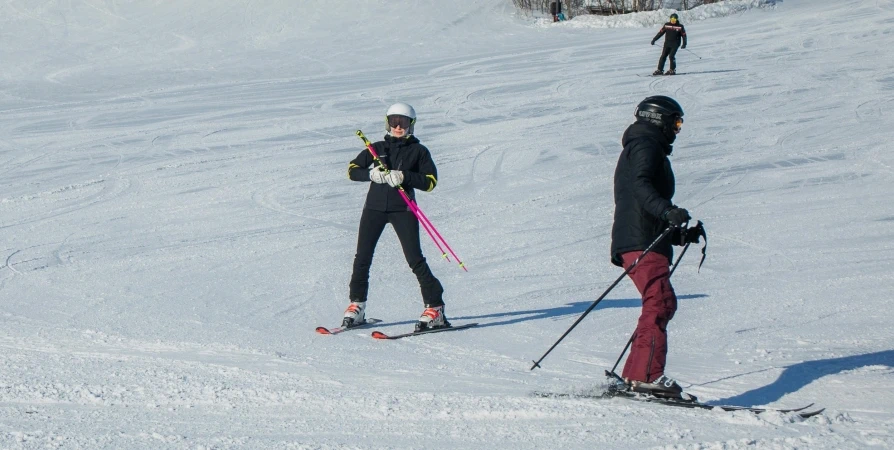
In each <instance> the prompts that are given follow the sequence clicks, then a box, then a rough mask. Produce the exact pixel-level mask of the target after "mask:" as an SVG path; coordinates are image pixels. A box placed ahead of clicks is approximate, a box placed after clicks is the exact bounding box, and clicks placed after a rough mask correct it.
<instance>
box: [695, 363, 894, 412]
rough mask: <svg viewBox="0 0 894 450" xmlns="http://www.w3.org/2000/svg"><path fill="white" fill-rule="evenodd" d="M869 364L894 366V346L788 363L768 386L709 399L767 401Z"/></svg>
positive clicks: (742, 403)
mask: <svg viewBox="0 0 894 450" xmlns="http://www.w3.org/2000/svg"><path fill="white" fill-rule="evenodd" d="M866 366H886V367H889V368H894V350H886V351H883V352H875V353H867V354H865V355H854V356H845V357H843V358H831V359H820V360H816V361H804V362H801V363H797V364H793V365H791V366H788V367H786V368H785V369H784V370H783V371H782V374H781V375H779V378H777V379H776V381H774V382H773V383H771V384H768V385H767V386H764V387H760V388H757V389H752V390H750V391H748V392H744V393H742V394H739V395H736V396H734V397H729V398H724V399H720V400H717V401H716V402H710V403H712V404H713V403H716V404H727V405H735V406H753V405H767V404H770V403H773V402H775V401H777V400H779V399H781V398H782V397H783V396H785V395H786V394H790V393H792V392H796V391H798V390H800V389H801V388H803V387H804V386H807V385H808V384H810V383H812V382H814V381H816V380H818V379H820V378H822V377H824V376H826V375H834V374H836V373H841V372H844V371H847V370H854V369H859V368H861V367H866Z"/></svg>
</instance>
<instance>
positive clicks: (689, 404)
mask: <svg viewBox="0 0 894 450" xmlns="http://www.w3.org/2000/svg"><path fill="white" fill-rule="evenodd" d="M603 395H604V398H626V399H629V400H634V401H639V402H645V403H658V404H662V405H668V406H679V407H682V408H690V409H714V408H720V409H722V410H724V411H749V412H753V413H755V414H760V413H762V412H767V411H771V412H777V413H783V414H790V413H797V414H798V415H799V416H801V417H802V418H805V419H806V418H808V417H813V416H815V415H817V414H820V413H822V412H823V411H824V410H825V408H822V409H817V410H813V411H804V410H806V409H807V408H810V407H811V406H813V403H810V404H807V405H804V406H802V407H800V408H784V409H779V408H759V407H751V406H735V405H709V404H706V403H702V402H699V401H688V400H680V399H673V398H661V397H653V396H651V395H646V394H637V393H635V392H629V391H607V392H605V394H603Z"/></svg>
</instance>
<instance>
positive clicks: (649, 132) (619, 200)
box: [611, 96, 698, 396]
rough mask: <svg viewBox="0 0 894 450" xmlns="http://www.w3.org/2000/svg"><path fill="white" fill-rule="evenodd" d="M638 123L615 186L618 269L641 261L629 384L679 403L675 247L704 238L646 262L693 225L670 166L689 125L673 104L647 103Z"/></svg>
mask: <svg viewBox="0 0 894 450" xmlns="http://www.w3.org/2000/svg"><path fill="white" fill-rule="evenodd" d="M635 117H636V123H634V124H632V125H630V126H629V127H628V128H627V130H626V131H625V132H624V136H623V138H622V140H621V142H622V144H623V145H624V150H623V151H621V155H620V157H619V158H618V165H617V167H616V168H615V179H614V196H615V216H614V218H615V220H614V223H613V224H612V243H611V261H612V263H613V264H615V265H617V266H620V267H630V266H631V265H633V264H634V262H635V261H637V260H638V261H639V262H638V263H637V265H636V266H635V267H634V269H633V270H631V271H630V272H629V273H628V276H629V277H630V279H631V280H633V283H634V285H636V288H637V290H639V292H640V294H641V295H642V301H643V309H642V313H641V315H640V318H639V322H638V324H637V327H636V332H635V334H634V338H633V343H632V345H631V349H630V355H629V356H628V358H627V362H626V363H625V365H624V371H623V372H622V377H623V378H624V379H625V381H627V382H628V383H629V385H630V388H631V389H633V390H635V391H638V392H648V393H652V394H656V395H663V396H679V395H680V392H682V389H681V388H680V386H679V384H677V382H676V381H674V380H673V379H672V378H669V377H667V376H666V375H665V373H664V367H665V361H666V358H667V323H668V322H669V321H670V320H671V319H672V318H673V317H674V312H676V310H677V297H676V295H675V294H674V289H673V287H672V286H671V284H670V270H669V266H670V260H671V258H672V257H673V250H672V248H671V244H672V243H673V244H676V245H685V244H686V243H687V242H698V233H697V232H690V231H688V230H685V229H682V228H676V229H675V230H674V232H673V233H672V235H670V236H669V237H668V238H665V239H663V240H662V241H661V242H658V243H657V244H655V246H654V247H652V250H651V251H650V252H649V253H647V254H646V255H645V256H643V251H644V250H645V249H646V248H647V247H649V245H650V244H651V243H652V242H653V241H654V240H655V239H656V238H657V237H658V236H660V235H661V234H662V233H663V232H664V230H665V229H666V228H667V227H668V225H669V224H671V225H674V226H676V227H680V226H682V225H683V224H684V223H686V222H688V221H689V220H690V216H689V212H688V211H686V210H685V209H683V208H680V207H677V206H676V205H674V204H673V202H672V201H671V199H672V198H673V196H674V183H675V180H674V172H673V170H672V168H671V164H670V160H669V159H668V156H670V154H671V151H672V150H673V146H672V145H671V144H672V143H673V142H674V140H675V139H676V136H677V134H678V133H679V132H680V129H681V127H682V125H683V108H682V107H680V104H679V103H677V102H676V101H675V100H674V99H672V98H670V97H665V96H654V97H648V98H646V99H645V100H643V101H642V102H640V104H639V105H638V106H637V108H636V113H635ZM693 228H695V227H693Z"/></svg>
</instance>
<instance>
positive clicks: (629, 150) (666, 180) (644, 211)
mask: <svg viewBox="0 0 894 450" xmlns="http://www.w3.org/2000/svg"><path fill="white" fill-rule="evenodd" d="M675 137H676V136H675V135H673V134H670V136H669V135H668V133H665V132H664V131H663V130H662V129H661V128H659V127H657V126H655V125H652V124H649V123H647V122H637V123H634V124H632V125H630V126H629V127H627V130H626V131H625V132H624V137H623V138H622V139H621V143H622V144H623V145H624V150H622V151H621V156H620V157H619V158H618V165H617V167H616V168H615V180H614V181H615V220H614V223H613V224H612V245H611V261H612V264H614V265H616V266H623V262H622V261H621V254H622V253H626V252H630V251H634V250H645V249H646V247H648V246H649V244H651V243H652V241H654V240H655V238H657V237H658V236H659V235H661V233H662V232H663V231H664V230H665V229H666V228H667V227H668V225H669V224H668V222H667V221H666V220H665V219H664V218H663V215H664V213H665V212H666V211H667V210H669V209H671V208H672V207H673V206H674V205H673V203H672V202H671V199H672V198H673V196H674V183H675V181H674V172H673V169H672V168H671V163H670V159H668V156H669V155H670V154H671V151H673V146H672V145H671V143H673V140H674V138H675ZM652 251H653V252H655V253H659V254H662V255H664V256H666V257H667V259H668V260H670V259H671V258H673V249H672V248H671V238H670V237H668V238H666V239H664V240H662V241H661V242H659V243H658V244H656V245H655V247H653V248H652Z"/></svg>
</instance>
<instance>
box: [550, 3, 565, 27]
mask: <svg viewBox="0 0 894 450" xmlns="http://www.w3.org/2000/svg"><path fill="white" fill-rule="evenodd" d="M549 13H550V14H552V16H553V22H558V21H560V20H565V15H564V14H562V2H561V1H554V2H550V4H549Z"/></svg>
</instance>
